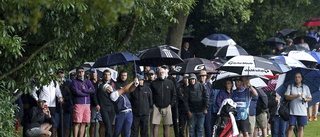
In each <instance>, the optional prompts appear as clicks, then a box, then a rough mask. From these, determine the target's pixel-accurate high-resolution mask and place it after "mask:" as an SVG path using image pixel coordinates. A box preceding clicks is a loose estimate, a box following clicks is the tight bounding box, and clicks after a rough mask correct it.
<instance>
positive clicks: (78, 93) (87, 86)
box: [71, 67, 95, 137]
mask: <svg viewBox="0 0 320 137" xmlns="http://www.w3.org/2000/svg"><path fill="white" fill-rule="evenodd" d="M76 73H77V78H76V79H74V80H73V81H72V85H71V91H72V93H73V103H74V109H73V122H74V124H73V136H75V137H77V136H80V137H84V133H85V129H86V124H88V123H90V114H91V112H90V94H93V93H94V92H95V89H94V86H93V85H92V83H91V81H90V80H87V79H86V80H85V79H84V69H83V68H82V67H78V68H76Z"/></svg>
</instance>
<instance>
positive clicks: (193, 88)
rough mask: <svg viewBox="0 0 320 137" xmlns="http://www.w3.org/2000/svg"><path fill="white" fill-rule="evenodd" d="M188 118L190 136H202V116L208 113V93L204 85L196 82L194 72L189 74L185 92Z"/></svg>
mask: <svg viewBox="0 0 320 137" xmlns="http://www.w3.org/2000/svg"><path fill="white" fill-rule="evenodd" d="M185 101H186V106H185V107H186V109H187V111H188V118H189V133H190V137H202V133H203V125H204V116H205V115H206V114H207V113H208V107H209V106H208V94H207V91H206V88H205V86H204V85H202V84H200V83H199V82H197V77H196V75H195V74H190V77H189V86H188V88H187V92H186V94H185Z"/></svg>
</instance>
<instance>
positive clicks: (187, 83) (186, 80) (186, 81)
mask: <svg viewBox="0 0 320 137" xmlns="http://www.w3.org/2000/svg"><path fill="white" fill-rule="evenodd" d="M183 84H185V85H189V79H188V77H185V78H183Z"/></svg>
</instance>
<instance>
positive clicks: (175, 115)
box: [171, 105, 179, 137]
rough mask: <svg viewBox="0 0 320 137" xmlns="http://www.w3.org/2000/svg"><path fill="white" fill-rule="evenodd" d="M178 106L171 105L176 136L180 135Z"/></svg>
mask: <svg viewBox="0 0 320 137" xmlns="http://www.w3.org/2000/svg"><path fill="white" fill-rule="evenodd" d="M177 111H178V110H177V107H176V105H175V106H173V107H171V112H172V123H173V131H174V136H175V137H178V136H179V125H178V117H179V116H178V114H177Z"/></svg>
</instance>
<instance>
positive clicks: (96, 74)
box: [92, 71, 98, 79]
mask: <svg viewBox="0 0 320 137" xmlns="http://www.w3.org/2000/svg"><path fill="white" fill-rule="evenodd" d="M92 77H93V79H98V73H97V71H95V72H94V73H92Z"/></svg>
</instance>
